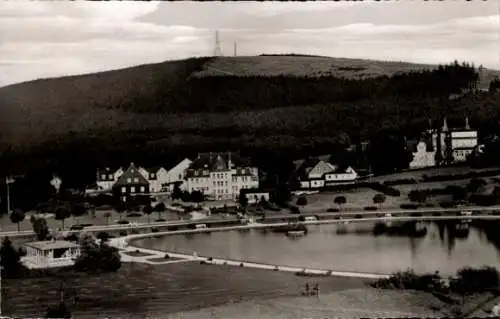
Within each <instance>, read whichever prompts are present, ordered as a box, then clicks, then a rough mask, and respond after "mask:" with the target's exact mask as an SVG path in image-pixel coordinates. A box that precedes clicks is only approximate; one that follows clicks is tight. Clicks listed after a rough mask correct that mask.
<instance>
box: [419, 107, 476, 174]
mask: <svg viewBox="0 0 500 319" xmlns="http://www.w3.org/2000/svg"><path fill="white" fill-rule="evenodd" d="M477 146H478V132H477V130H474V129H471V128H470V125H469V118H468V117H466V118H465V126H464V127H463V128H449V127H448V122H447V121H446V118H444V120H443V126H442V127H440V128H438V129H432V128H430V129H429V130H427V131H426V132H424V133H422V136H421V138H420V141H419V142H418V143H414V145H413V147H412V152H413V160H412V162H410V168H421V167H428V166H435V165H442V164H451V163H457V162H465V161H467V158H468V157H469V156H470V155H471V154H472V152H473V151H474V149H476V147H477Z"/></svg>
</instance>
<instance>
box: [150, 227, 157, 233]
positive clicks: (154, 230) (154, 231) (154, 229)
mask: <svg viewBox="0 0 500 319" xmlns="http://www.w3.org/2000/svg"><path fill="white" fill-rule="evenodd" d="M151 232H152V233H157V232H159V230H158V228H156V227H153V228H151Z"/></svg>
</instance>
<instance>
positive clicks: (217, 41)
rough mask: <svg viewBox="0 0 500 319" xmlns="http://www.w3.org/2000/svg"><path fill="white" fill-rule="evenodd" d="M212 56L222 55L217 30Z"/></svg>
mask: <svg viewBox="0 0 500 319" xmlns="http://www.w3.org/2000/svg"><path fill="white" fill-rule="evenodd" d="M214 56H222V50H221V49H220V40H219V31H215V49H214Z"/></svg>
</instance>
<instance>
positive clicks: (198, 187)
mask: <svg viewBox="0 0 500 319" xmlns="http://www.w3.org/2000/svg"><path fill="white" fill-rule="evenodd" d="M185 179H186V181H185V183H186V190H187V191H188V192H193V191H200V192H202V193H203V194H204V195H206V196H208V197H209V198H211V199H215V200H223V199H237V197H238V196H239V194H240V190H241V189H253V188H258V187H259V172H258V169H257V168H256V167H251V166H250V165H249V164H247V163H245V162H244V161H243V160H242V159H241V158H239V157H237V156H235V155H234V154H231V153H201V154H198V157H197V158H196V159H195V160H194V161H193V162H192V163H191V164H190V165H189V167H188V168H187V170H186V177H185Z"/></svg>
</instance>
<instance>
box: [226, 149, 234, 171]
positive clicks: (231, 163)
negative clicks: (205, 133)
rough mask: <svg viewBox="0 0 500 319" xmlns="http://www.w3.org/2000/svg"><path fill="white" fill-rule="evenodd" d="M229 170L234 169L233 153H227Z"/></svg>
mask: <svg viewBox="0 0 500 319" xmlns="http://www.w3.org/2000/svg"><path fill="white" fill-rule="evenodd" d="M227 168H228V169H232V168H233V162H232V161H231V152H227Z"/></svg>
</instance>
